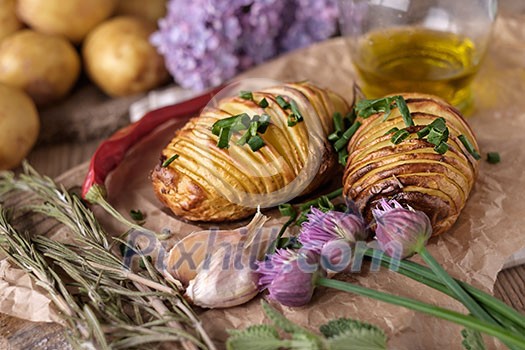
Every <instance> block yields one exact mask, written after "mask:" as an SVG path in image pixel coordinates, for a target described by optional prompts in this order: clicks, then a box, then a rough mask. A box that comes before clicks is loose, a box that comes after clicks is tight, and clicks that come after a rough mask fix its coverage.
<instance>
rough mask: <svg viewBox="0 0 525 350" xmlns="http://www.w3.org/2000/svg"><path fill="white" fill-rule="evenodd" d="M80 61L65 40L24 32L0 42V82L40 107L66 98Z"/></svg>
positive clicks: (78, 72) (26, 30) (77, 71)
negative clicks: (26, 95) (24, 95)
mask: <svg viewBox="0 0 525 350" xmlns="http://www.w3.org/2000/svg"><path fill="white" fill-rule="evenodd" d="M79 74H80V58H79V56H78V53H77V52H76V50H75V48H74V47H73V46H72V45H71V44H70V43H69V42H68V41H67V40H65V39H64V38H62V37H59V36H54V35H47V34H42V33H38V32H35V31H33V30H29V29H25V30H22V31H19V32H16V33H15V34H12V35H11V36H9V37H7V38H6V39H4V40H3V41H2V42H0V82H2V83H5V84H8V85H12V86H17V87H19V88H22V89H23V90H24V91H25V92H26V93H27V94H29V96H31V98H32V99H33V100H34V101H35V103H36V104H37V105H39V106H42V105H46V104H49V103H52V102H55V101H58V100H60V99H62V98H63V97H65V96H66V95H67V94H68V93H69V91H70V90H71V88H72V87H73V85H74V84H75V82H76V81H77V79H78V76H79Z"/></svg>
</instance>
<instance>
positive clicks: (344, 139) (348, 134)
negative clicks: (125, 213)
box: [334, 122, 361, 152]
mask: <svg viewBox="0 0 525 350" xmlns="http://www.w3.org/2000/svg"><path fill="white" fill-rule="evenodd" d="M360 126H361V123H360V122H355V123H354V124H353V125H352V126H351V127H349V128H348V129H347V130H346V131H345V132H344V133H343V136H341V138H340V139H339V140H337V141H336V142H335V143H334V148H335V150H336V151H337V152H339V151H340V150H342V149H344V148H346V145H348V142H349V141H350V139H351V138H352V136H354V134H355V132H356V131H357V129H359V127H360Z"/></svg>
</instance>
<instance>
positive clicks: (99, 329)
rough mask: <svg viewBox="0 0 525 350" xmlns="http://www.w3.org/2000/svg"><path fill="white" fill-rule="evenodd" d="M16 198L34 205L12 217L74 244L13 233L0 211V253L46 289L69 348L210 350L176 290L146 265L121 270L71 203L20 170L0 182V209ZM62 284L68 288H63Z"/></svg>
mask: <svg viewBox="0 0 525 350" xmlns="http://www.w3.org/2000/svg"><path fill="white" fill-rule="evenodd" d="M24 192H26V193H30V194H32V195H33V196H34V198H35V200H36V202H37V203H36V204H35V202H34V201H32V202H31V203H32V204H29V205H24V206H21V207H15V208H13V209H15V210H24V211H31V212H33V213H40V214H43V215H45V216H47V217H52V218H54V219H56V220H57V221H58V222H60V223H61V224H63V225H65V226H66V227H67V228H68V229H69V230H70V232H71V233H72V234H73V235H74V238H75V241H76V242H75V244H74V245H67V244H64V243H61V242H57V241H54V240H51V239H49V238H46V237H43V236H35V237H31V236H30V235H29V234H27V233H20V232H18V231H17V230H16V229H15V227H14V226H13V225H12V224H11V222H10V220H9V217H8V215H7V212H6V209H5V207H4V206H3V205H0V236H2V237H3V238H4V239H5V242H6V244H5V246H3V247H2V249H3V250H4V251H5V252H6V254H7V255H8V256H9V257H10V259H11V261H13V262H14V263H16V264H17V265H18V266H20V267H21V268H22V269H24V270H25V271H27V272H28V273H29V274H30V275H31V276H32V277H33V278H34V279H35V280H36V282H37V283H38V284H39V285H42V286H43V287H44V288H46V290H47V291H48V293H49V294H50V296H51V298H52V299H53V302H54V303H55V305H56V306H57V308H58V309H59V310H60V311H61V314H62V316H63V317H64V320H65V322H66V324H67V325H68V326H69V328H70V330H71V334H70V335H71V337H70V338H71V341H72V345H73V346H75V347H78V348H85V346H84V345H85V343H86V342H87V343H91V344H92V345H94V346H95V347H96V348H100V349H124V348H137V347H140V346H141V345H143V344H149V343H159V342H164V341H176V342H179V343H180V344H181V345H182V346H183V347H184V348H185V349H197V348H210V349H214V345H213V343H212V342H211V340H210V338H209V336H208V335H207V334H206V332H205V331H204V329H203V328H202V325H201V323H200V322H199V320H198V318H197V317H196V315H195V314H194V313H193V311H192V310H191V308H190V307H189V306H188V305H187V304H186V302H185V301H184V299H183V298H182V297H181V296H180V294H179V293H178V290H177V288H176V286H175V285H174V284H172V283H170V282H168V281H166V280H164V279H163V278H162V276H161V275H160V274H159V273H158V271H156V270H155V268H154V266H153V265H152V264H150V263H149V262H148V261H147V260H146V259H143V260H144V262H145V264H146V266H145V267H146V269H144V270H143V271H132V270H131V269H130V268H129V267H127V266H125V265H124V264H123V262H122V257H121V256H120V255H119V253H118V252H115V251H116V250H115V249H113V248H114V245H115V244H116V243H118V242H120V241H119V240H118V239H112V238H111V237H109V236H108V235H107V234H106V232H105V231H104V230H103V228H102V227H101V226H100V224H99V223H98V222H97V220H96V219H95V217H94V215H93V213H92V212H91V211H90V210H89V209H88V208H86V207H85V206H84V204H83V203H82V201H81V200H80V198H79V197H78V196H76V195H72V194H70V193H69V192H68V191H67V190H65V188H64V187H62V186H57V185H56V184H55V183H54V182H53V181H52V180H51V179H49V178H47V177H43V176H41V175H39V174H38V173H37V172H36V171H34V170H33V169H32V168H31V167H30V166H29V165H28V164H27V163H25V164H24V171H23V173H22V174H21V175H20V176H19V177H15V176H13V174H12V173H9V172H4V173H1V174H0V201H3V200H4V199H5V198H8V197H9V196H10V195H12V194H13V193H24ZM130 248H134V247H130ZM62 276H66V279H67V280H68V281H69V280H71V281H73V283H69V284H66V283H65V282H64V279H62Z"/></svg>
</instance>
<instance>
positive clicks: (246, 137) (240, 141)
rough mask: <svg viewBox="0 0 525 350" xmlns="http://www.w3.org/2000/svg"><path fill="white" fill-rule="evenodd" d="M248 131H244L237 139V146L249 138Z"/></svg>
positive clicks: (243, 143) (242, 144)
mask: <svg viewBox="0 0 525 350" xmlns="http://www.w3.org/2000/svg"><path fill="white" fill-rule="evenodd" d="M250 136H251V135H250V131H246V132H245V133H244V134H243V135H242V136H241V138H240V139H239V140H237V142H236V144H237V145H239V146H244V145H245V144H246V142H248V140H249V139H250Z"/></svg>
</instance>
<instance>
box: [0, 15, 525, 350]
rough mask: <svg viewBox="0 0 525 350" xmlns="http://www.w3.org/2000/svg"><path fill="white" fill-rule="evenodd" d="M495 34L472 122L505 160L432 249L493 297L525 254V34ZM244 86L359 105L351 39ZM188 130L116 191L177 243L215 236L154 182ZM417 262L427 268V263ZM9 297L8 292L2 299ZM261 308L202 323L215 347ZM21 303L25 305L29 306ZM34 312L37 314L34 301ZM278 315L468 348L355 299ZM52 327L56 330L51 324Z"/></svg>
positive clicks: (440, 299) (267, 67)
mask: <svg viewBox="0 0 525 350" xmlns="http://www.w3.org/2000/svg"><path fill="white" fill-rule="evenodd" d="M494 34H495V35H494V40H493V43H492V46H491V48H490V51H489V54H488V56H487V59H486V62H485V64H484V67H483V69H482V71H481V72H480V73H479V75H478V77H477V78H476V80H475V82H474V91H475V96H476V102H475V105H476V111H475V112H474V113H473V115H472V116H471V117H470V118H469V119H468V121H469V122H470V124H471V125H472V127H473V129H474V131H475V133H476V134H477V137H478V141H479V144H480V147H481V152H482V154H485V153H486V152H488V151H498V152H499V153H500V154H501V158H502V162H501V163H500V164H497V165H491V164H488V163H487V162H485V161H481V165H480V175H479V178H478V180H477V182H476V185H475V187H474V190H473V191H472V193H471V196H470V199H469V201H468V203H467V205H466V207H465V209H464V211H463V213H462V214H461V216H460V218H459V220H458V222H457V223H456V225H455V226H454V227H453V229H452V230H451V231H450V232H448V233H446V234H443V235H441V236H440V237H435V238H432V239H431V241H430V243H429V245H428V248H429V250H430V252H431V253H432V255H434V257H435V258H436V259H437V260H438V261H439V262H441V263H442V264H443V266H444V267H445V269H446V270H447V271H449V272H450V273H451V274H452V275H453V276H455V277H458V278H460V279H462V280H465V281H467V282H470V283H472V284H474V285H476V286H478V287H481V288H482V289H485V290H487V291H492V288H493V285H494V282H495V280H496V277H497V273H498V272H499V271H500V270H501V268H502V266H503V265H504V263H505V261H507V259H508V258H509V256H511V255H512V254H513V253H515V252H517V251H519V250H523V249H524V248H525V236H524V234H523V227H525V215H523V213H524V211H525V192H524V191H523V187H524V185H525V163H523V160H524V159H525V148H524V147H522V142H523V135H525V98H523V92H524V91H525V27H523V26H522V25H521V18H519V17H516V18H514V17H501V18H499V19H498V21H497V24H496V28H495V33H494ZM245 77H258V78H260V77H262V78H271V79H280V80H283V81H288V80H303V79H309V80H311V81H313V82H315V83H317V84H319V85H321V86H325V87H329V88H331V89H333V90H335V91H337V92H339V93H341V94H342V95H343V96H346V97H348V99H350V100H351V98H352V85H353V81H354V72H353V69H352V65H351V63H350V58H349V55H348V53H347V47H346V45H345V43H344V42H343V40H342V39H334V40H331V41H327V42H324V43H320V44H317V45H314V46H312V47H310V48H307V49H305V50H301V51H298V52H295V53H292V54H289V55H287V56H284V57H281V58H279V59H276V60H274V61H272V62H269V63H267V64H264V65H262V66H259V67H257V68H256V69H254V70H252V71H250V72H248V73H246V74H243V75H242V76H240V77H239V78H245ZM181 125H182V123H172V124H167V125H164V126H163V127H162V128H160V129H159V130H157V132H156V133H155V134H152V135H150V136H149V137H148V138H146V139H145V140H144V141H143V142H141V143H140V144H138V145H137V146H136V147H135V148H134V149H133V150H132V152H130V154H129V155H128V157H127V158H126V160H125V162H124V163H123V164H121V165H120V166H119V167H118V168H117V169H116V171H115V172H114V173H113V174H112V176H111V177H110V179H109V181H108V183H107V187H108V189H109V199H110V201H111V202H112V203H113V204H114V205H115V207H116V208H117V209H119V210H120V211H121V212H123V213H127V212H129V210H131V209H140V210H142V211H143V212H145V213H146V215H147V222H146V226H147V227H148V228H151V229H153V230H157V231H161V230H163V229H168V230H170V232H172V233H173V234H174V239H177V238H181V237H183V236H184V235H187V234H188V233H190V232H192V231H195V230H201V229H202V228H203V227H206V225H196V224H190V223H187V222H183V221H180V220H177V219H176V218H174V217H173V216H172V215H171V213H170V212H169V210H167V209H166V208H164V207H163V206H162V205H161V204H160V202H159V201H158V200H157V199H156V198H155V196H154V194H153V191H152V189H151V185H150V182H149V178H148V177H149V172H150V170H151V169H152V168H153V167H154V165H155V164H156V163H157V162H158V156H159V154H160V150H161V149H162V148H163V147H164V145H165V144H166V143H167V142H168V141H169V139H170V138H171V137H172V135H173V131H174V130H175V129H177V128H178V127H180V126H181ZM85 171H86V168H85V166H84V167H82V168H79V169H76V170H73V171H72V172H71V173H69V174H67V175H65V176H64V177H63V178H62V179H63V180H64V181H66V182H67V184H70V185H71V184H76V185H78V184H80V182H81V179H82V176H83V175H84V174H85ZM98 213H99V217H100V218H101V220H102V221H104V223H105V224H106V225H107V226H108V227H113V229H115V230H117V228H118V225H115V223H113V222H112V220H111V219H110V218H108V217H107V216H106V215H104V213H102V212H100V211H98ZM281 220H282V219H279V218H276V219H275V220H272V221H271V222H269V223H268V225H278V224H279V222H280V221H281ZM241 224H242V223H237V224H235V225H233V226H236V225H237V226H238V225H241ZM229 226H232V225H231V224H229ZM170 244H173V240H172V242H171V243H170ZM414 259H415V260H416V261H419V259H418V257H415V258H414ZM338 278H339V279H343V280H347V281H351V282H355V283H359V284H360V285H363V286H367V287H371V288H375V289H380V290H383V291H387V292H392V293H395V294H398V295H402V296H407V297H412V298H417V299H419V300H421V301H424V302H428V303H432V304H436V305H440V306H443V307H447V308H451V309H454V310H458V311H463V312H464V311H465V310H464V308H463V307H462V306H461V305H460V304H459V303H457V302H456V301H454V300H452V299H451V298H449V297H446V296H444V295H442V294H440V293H439V292H436V291H434V290H432V289H430V288H428V287H425V286H422V285H421V284H419V283H416V282H414V281H412V280H410V279H408V278H405V277H403V276H400V275H397V274H395V273H393V272H391V271H388V270H386V269H380V270H379V271H370V267H369V266H368V265H366V264H365V265H364V266H363V270H362V271H361V273H355V274H347V275H341V276H338ZM4 294H5V293H3V291H0V298H2V297H3V295H4ZM15 299H16V298H15ZM258 299H259V298H256V299H255V300H252V301H251V302H249V303H247V304H245V305H242V306H238V307H234V308H229V309H216V310H202V311H201V312H200V317H201V319H202V322H203V324H204V326H205V328H206V329H207V330H208V331H209V333H210V334H211V336H212V338H213V339H214V340H216V341H217V342H218V343H219V344H221V343H223V342H224V340H225V338H226V336H227V333H226V330H227V329H231V328H243V327H246V326H249V325H252V324H258V323H262V322H267V321H266V320H265V317H264V315H263V313H262V311H261V309H260V307H259V300H258ZM17 301H18V302H19V303H20V299H18V300H17ZM28 303H30V304H32V305H33V306H34V305H36V304H35V303H34V302H33V300H32V299H29V300H28ZM275 306H276V307H278V308H279V309H280V310H281V311H282V312H283V313H284V314H285V315H286V316H287V317H289V318H290V319H291V320H292V321H295V322H297V323H299V324H301V325H303V326H305V327H307V328H309V329H312V330H314V331H315V330H317V329H318V327H319V326H320V325H321V324H323V323H325V322H327V321H328V320H330V319H333V318H337V317H351V318H355V319H360V320H362V321H366V322H370V323H373V324H375V325H377V326H379V327H381V328H383V329H384V330H385V331H386V332H387V334H388V336H389V348H391V349H407V348H409V349H441V348H445V349H448V348H459V347H460V342H461V337H460V330H461V328H460V327H457V326H455V325H453V324H450V323H447V322H445V321H441V320H438V319H436V318H433V317H430V316H426V315H422V314H419V313H416V312H413V311H410V310H406V309H403V308H400V307H396V306H392V305H389V304H385V303H381V302H378V301H375V300H371V299H368V298H364V297H359V296H355V295H351V294H348V293H343V292H338V291H334V290H329V289H324V288H319V289H318V290H317V291H316V293H315V296H314V299H313V300H312V302H311V303H310V304H309V305H307V306H304V307H300V308H288V307H281V306H279V305H275ZM0 311H1V312H5V313H11V314H12V313H13V312H14V310H13V307H9V304H8V303H0ZM36 312H37V311H36V309H35V307H30V308H27V311H26V312H19V313H18V315H17V316H18V317H22V318H27V319H31V318H33V317H35V313H36ZM44 319H45V317H41V318H40V320H44ZM47 320H48V321H52V319H51V318H49V319H47ZM486 340H487V347H488V348H489V349H493V348H499V347H501V344H500V343H499V342H498V341H496V340H494V339H489V338H486Z"/></svg>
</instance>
